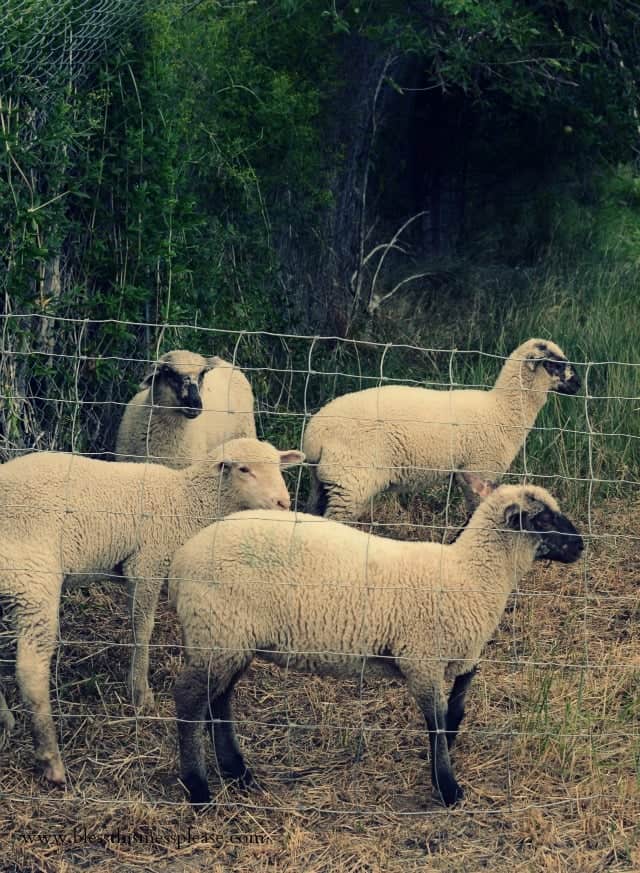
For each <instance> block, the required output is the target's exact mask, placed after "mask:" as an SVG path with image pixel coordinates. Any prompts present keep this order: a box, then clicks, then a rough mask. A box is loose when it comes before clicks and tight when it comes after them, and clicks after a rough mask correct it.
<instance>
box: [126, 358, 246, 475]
mask: <svg viewBox="0 0 640 873" xmlns="http://www.w3.org/2000/svg"><path fill="white" fill-rule="evenodd" d="M140 389H141V390H140V391H139V393H138V394H136V395H135V397H133V398H132V399H131V400H130V401H129V403H128V404H127V406H126V408H125V411H124V415H123V416H122V421H121V422H120V427H119V429H118V435H117V438H116V460H118V461H148V460H152V461H155V462H157V463H161V464H165V465H166V466H168V467H173V468H174V469H176V470H181V469H184V467H187V466H189V464H192V463H194V462H195V461H200V460H202V459H203V458H204V457H205V456H206V454H207V452H209V451H211V449H213V448H215V446H218V445H220V443H222V442H224V440H228V439H233V438H234V437H243V436H244V437H252V438H254V439H255V436H256V425H255V420H254V416H253V407H254V398H253V392H252V390H251V385H250V384H249V381H248V380H247V378H246V377H245V376H244V374H243V373H242V372H241V371H240V370H238V369H237V368H236V367H234V366H232V365H231V364H229V363H228V362H227V361H223V360H222V358H218V357H213V358H204V357H203V356H202V355H198V354H195V353H194V352H188V351H185V350H183V349H175V350H174V351H172V352H167V353H166V354H165V355H162V357H161V358H160V359H159V361H158V362H157V363H156V364H154V365H153V366H152V367H151V369H150V370H149V372H148V373H147V375H146V376H145V378H144V379H143V381H142V384H141V385H140Z"/></svg>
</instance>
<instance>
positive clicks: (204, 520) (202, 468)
mask: <svg viewBox="0 0 640 873" xmlns="http://www.w3.org/2000/svg"><path fill="white" fill-rule="evenodd" d="M180 475H181V477H182V481H183V484H184V488H185V493H186V496H187V504H188V509H187V512H188V514H189V516H190V517H192V520H193V524H194V526H195V527H203V526H205V525H208V524H212V523H213V522H214V521H217V520H218V519H219V518H220V517H221V516H222V515H223V514H226V513H225V512H223V505H224V504H225V489H224V487H223V485H222V483H221V481H220V474H219V473H218V472H217V471H216V470H215V467H214V465H213V464H212V462H211V460H209V459H207V460H205V461H199V462H198V463H196V464H192V465H191V466H190V467H187V468H186V469H185V470H182V471H181V472H180Z"/></svg>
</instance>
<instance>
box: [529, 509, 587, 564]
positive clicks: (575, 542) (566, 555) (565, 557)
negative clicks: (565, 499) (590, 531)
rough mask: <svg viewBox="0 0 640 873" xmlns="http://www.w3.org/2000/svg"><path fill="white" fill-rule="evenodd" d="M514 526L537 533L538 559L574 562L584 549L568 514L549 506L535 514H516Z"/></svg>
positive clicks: (565, 562) (566, 562)
mask: <svg viewBox="0 0 640 873" xmlns="http://www.w3.org/2000/svg"><path fill="white" fill-rule="evenodd" d="M512 527H513V528H514V529H515V530H522V531H528V532H529V533H534V534H536V535H537V538H538V545H537V547H536V561H560V562H561V563H563V564H573V563H574V561H577V560H578V558H579V557H580V555H581V554H582V551H583V549H584V542H583V539H582V537H581V536H580V534H579V533H578V531H577V530H576V528H575V527H574V525H573V523H572V522H571V521H569V519H568V518H567V517H566V515H562V513H560V512H554V511H553V510H552V509H550V508H549V507H547V508H546V509H543V510H542V512H538V513H537V514H536V515H534V516H530V515H528V514H527V513H526V512H523V513H521V514H519V515H516V516H514V518H513V524H512Z"/></svg>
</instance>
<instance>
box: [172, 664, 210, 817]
mask: <svg viewBox="0 0 640 873" xmlns="http://www.w3.org/2000/svg"><path fill="white" fill-rule="evenodd" d="M173 699H174V701H175V704H176V719H177V722H178V749H179V754H180V778H181V779H182V781H183V783H184V784H185V786H186V788H187V790H188V792H189V799H190V801H191V803H209V801H210V800H211V794H210V793H209V786H208V785H207V766H206V763H205V757H204V745H203V742H202V739H203V737H202V727H203V724H204V722H205V721H206V720H207V712H208V707H209V691H208V677H207V671H206V669H204V668H202V667H187V668H186V669H185V670H183V671H182V673H181V674H180V675H179V676H178V678H177V680H176V684H175V685H174V688H173Z"/></svg>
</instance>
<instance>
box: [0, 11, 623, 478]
mask: <svg viewBox="0 0 640 873" xmlns="http://www.w3.org/2000/svg"><path fill="white" fill-rule="evenodd" d="M114 8H115V7H114ZM38 9H39V11H38ZM23 12H24V10H23V5H22V4H19V3H17V2H15V3H14V2H12V3H9V4H7V5H6V9H4V10H3V11H2V12H1V13H0V24H6V25H7V26H6V27H5V28H4V30H5V32H7V33H9V34H12V37H11V38H9V39H8V40H7V42H6V45H5V46H4V47H3V49H2V52H1V53H0V84H1V85H2V87H0V94H1V95H2V96H0V138H1V140H2V146H3V149H2V155H3V156H2V158H1V159H0V223H1V225H2V229H3V234H2V243H1V244H0V252H1V254H2V260H1V262H0V264H1V266H0V287H1V288H2V291H3V293H4V314H5V315H6V316H10V315H12V314H24V315H25V317H24V318H20V319H18V318H6V319H5V323H4V327H3V345H2V349H3V352H4V354H3V356H2V362H1V363H0V370H1V373H0V375H1V378H2V385H3V395H4V398H5V399H4V403H3V405H2V409H1V410H0V427H1V430H2V451H3V455H4V456H9V455H10V453H11V452H12V451H13V450H15V449H23V448H25V447H33V446H36V447H39V448H44V447H47V446H55V447H64V448H68V447H71V446H73V447H74V448H75V449H77V450H83V451H92V452H101V451H107V450H108V449H110V448H111V446H112V444H113V437H114V432H115V427H116V425H117V421H118V419H119V407H118V404H120V403H122V402H123V401H126V399H128V397H129V396H130V394H131V391H132V389H133V386H134V385H135V383H136V380H137V378H138V377H139V375H140V369H141V367H140V364H139V363H138V362H139V361H140V360H141V359H150V358H153V357H154V356H155V355H156V353H157V351H159V350H166V349H167V348H170V347H172V346H173V347H175V346H177V345H188V346H191V347H193V348H195V349H202V350H205V351H211V350H212V349H213V350H215V351H216V352H217V353H219V354H223V355H235V356H236V358H237V360H238V361H239V362H240V363H241V364H243V365H245V366H249V367H253V368H254V370H253V373H252V379H253V381H254V384H255V387H256V391H257V394H258V395H259V397H260V399H261V404H262V408H263V413H264V414H263V415H262V418H261V424H262V428H263V431H264V433H265V435H267V436H271V437H272V438H273V439H276V440H280V439H282V440H286V441H288V442H290V441H291V440H294V441H295V440H296V439H297V438H298V436H299V433H300V426H301V411H302V410H303V409H306V410H312V409H314V408H316V407H317V406H318V405H319V404H320V403H322V402H324V401H325V400H327V399H328V398H329V397H331V396H334V395H335V393H336V392H339V391H342V390H349V389H353V388H355V387H358V386H364V385H367V384H371V380H372V379H374V380H375V379H378V378H380V377H381V375H382V377H384V378H392V379H399V380H402V381H407V380H415V381H417V382H419V383H421V384H434V383H436V384H442V383H443V382H444V383H445V384H447V383H448V382H449V380H450V379H451V380H452V381H453V382H456V383H463V384H482V385H487V384H491V383H492V381H493V379H494V378H495V373H496V372H497V369H498V366H499V361H498V360H497V359H495V358H493V357H491V356H492V355H504V354H508V353H509V352H510V351H511V350H512V349H513V348H514V347H515V346H516V345H517V344H518V343H519V342H520V341H521V340H523V339H524V338H526V337H528V336H531V335H540V336H543V337H545V336H546V337H551V338H553V339H554V340H556V341H557V342H559V343H560V344H561V345H562V346H563V347H564V348H565V350H566V351H567V353H568V354H569V355H570V356H571V357H572V358H573V359H575V360H576V361H578V362H580V361H588V362H592V363H591V364H590V365H589V366H588V367H587V368H586V369H585V370H583V374H584V375H585V376H586V383H587V387H588V391H589V397H590V399H589V402H588V404H587V403H585V402H584V397H581V398H579V399H571V398H569V399H564V398H563V399H560V398H559V399H558V400H554V401H553V402H552V403H550V404H549V406H548V408H547V409H545V411H544V414H543V416H542V418H541V420H540V422H539V424H540V427H541V429H540V430H539V431H537V432H536V433H534V434H533V435H532V439H531V440H530V443H529V446H528V453H527V458H526V468H527V470H528V471H530V472H533V473H536V474H539V475H548V474H562V475H564V476H567V477H569V478H570V479H574V480H589V479H595V480H599V479H606V480H615V481H619V480H626V479H633V478H635V474H634V471H637V469H638V464H639V462H640V456H639V454H638V451H639V450H638V438H637V437H636V436H635V434H636V433H637V427H636V425H635V418H636V416H637V408H636V407H637V394H638V390H637V387H636V379H635V368H634V367H633V366H630V364H632V363H633V362H634V361H636V360H637V352H636V342H635V340H636V328H635V325H636V323H637V320H638V316H639V315H640V311H639V310H640V303H639V302H638V294H637V278H636V277H637V267H638V263H639V260H640V179H638V177H637V175H636V173H635V171H634V169H633V159H634V151H633V148H634V145H635V141H636V137H637V119H636V116H635V114H634V111H635V106H636V103H637V86H636V82H635V78H634V76H635V69H637V54H638V53H637V46H636V44H635V39H636V37H635V27H636V24H637V14H636V12H635V11H634V8H633V6H632V5H630V4H626V3H620V2H615V0H609V2H606V3H598V4H595V3H582V4H575V3H573V2H570V0H560V2H553V3H551V2H546V0H545V2H540V3H529V2H527V3H521V2H514V0H495V2H490V3H484V2H483V3H479V2H474V0H432V2H430V3H409V4H403V5H401V4H398V3H397V0H384V2H382V3H379V2H375V3H373V2H362V3H359V2H355V0H348V2H344V3H341V4H327V3H324V2H322V0H305V2H302V0H277V2H273V3H271V4H270V5H269V6H262V5H260V4H255V3H252V2H247V3H240V4H233V5H230V6H227V7H225V6H222V5H220V4H219V3H217V2H214V0H203V2H200V3H196V4H186V5H185V4H184V3H182V2H179V0H163V2H160V3H154V4H150V3H146V2H144V0H140V2H138V3H134V2H133V0H132V3H131V8H130V17H129V19H127V20H125V19H119V25H118V28H116V27H115V24H113V23H112V24H113V26H110V20H109V18H108V16H109V14H111V13H110V11H109V10H107V11H106V12H105V22H106V24H105V27H104V29H103V30H100V29H99V28H98V23H97V22H96V21H94V20H88V21H85V20H84V19H80V18H74V16H76V17H77V16H80V14H81V13H80V12H78V11H77V8H76V7H75V6H74V4H72V3H69V2H67V0H64V2H63V0H60V2H53V0H40V2H39V4H34V6H33V10H32V12H33V15H32V16H30V15H26V14H23ZM36 13H37V14H36ZM114 21H115V19H114ZM71 24H72V25H73V27H71V29H69V26H70V25H71ZM108 25H109V26H108ZM83 28H84V30H83ZM69 32H76V33H79V32H82V33H83V35H84V36H86V39H87V45H89V49H86V50H85V51H86V54H85V56H82V57H81V58H80V59H78V58H76V57H75V56H73V62H71V57H72V53H71V48H70V46H69V45H68V44H67V42H65V40H66V39H67V37H66V36H65V34H68V33H69ZM34 45H37V46H39V50H38V51H32V52H29V51H28V49H29V46H34ZM45 48H46V49H47V51H45ZM47 52H48V53H47ZM65 52H66V54H65ZM56 53H58V54H56ZM57 57H60V58H62V59H67V60H69V63H62V62H59V63H56V58H57ZM47 58H48V59H49V61H48V66H46V65H45V63H44V59H47ZM74 65H75V66H74ZM423 213H424V215H423V216H422V214H423ZM421 216H422V217H421ZM405 224H406V228H405V230H404V231H403V232H402V233H400V234H399V235H398V236H397V237H395V239H396V242H395V243H394V246H393V247H390V245H389V244H390V242H391V240H392V239H394V235H396V234H397V233H398V231H399V228H401V227H402V226H403V225H405ZM381 258H382V261H381ZM414 277H415V278H414ZM394 289H396V290H394ZM386 295H390V296H389V297H386ZM65 319H68V320H65ZM104 319H106V320H107V321H106V322H105V323H99V322H100V320H104ZM167 324H168V325H184V327H170V326H169V327H167V326H166V325H167ZM225 331H241V332H242V331H246V332H247V333H246V334H238V333H225ZM259 331H267V332H268V333H269V334H274V333H288V334H292V335H309V336H313V335H315V334H321V335H340V336H344V337H346V338H347V339H346V340H345V341H344V342H342V341H340V342H338V341H334V340H318V341H315V342H314V341H313V340H307V339H295V338H293V337H291V338H287V339H285V338H278V337H274V336H271V335H267V334H264V333H263V334H256V333H252V332H259ZM355 341H362V343H363V344H361V345H357V344H356V342H355ZM369 342H372V343H380V344H381V345H368V344H367V343H369ZM387 343H394V344H398V343H399V344H406V345H407V346H419V347H421V348H423V349H427V350H428V349H433V350H435V351H433V352H430V351H420V350H416V349H414V348H403V347H399V348H387V346H386V344H387ZM442 349H444V350H453V349H462V350H478V351H482V352H484V353H485V354H484V355H482V356H479V355H468V354H452V353H451V352H450V351H438V350H442ZM606 362H611V363H606ZM625 362H626V364H629V365H625ZM309 363H311V367H312V370H313V371H314V372H313V373H309V371H308V370H309ZM274 412H277V413H278V415H272V414H270V413H274ZM559 427H560V428H561V429H560V430H558V428H559ZM548 428H551V429H552V430H551V431H549V430H548ZM523 465H524V460H523V461H522V463H521V465H520V469H523ZM576 487H577V486H576ZM611 487H612V486H608V489H609V490H610V489H611ZM621 487H622V486H621ZM598 488H599V486H596V490H598ZM600 490H602V489H600ZM614 490H615V489H614Z"/></svg>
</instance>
